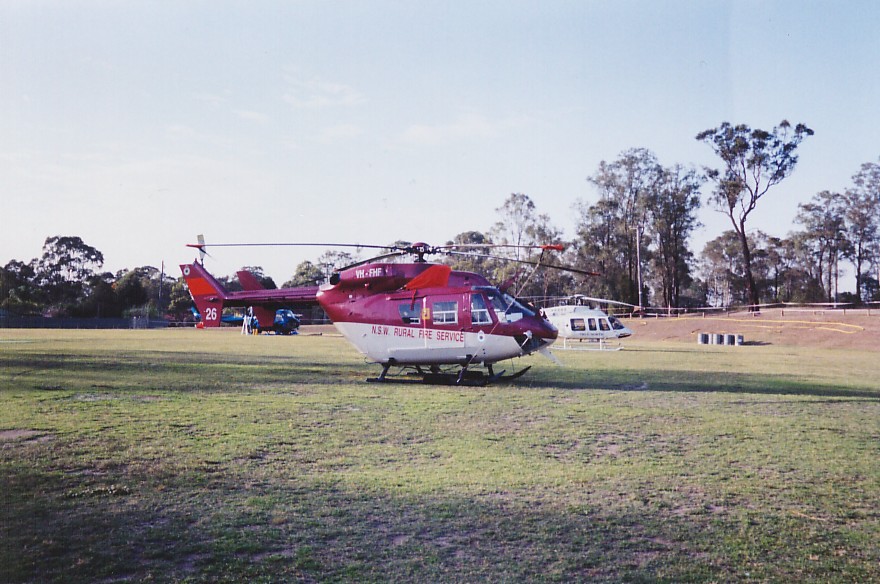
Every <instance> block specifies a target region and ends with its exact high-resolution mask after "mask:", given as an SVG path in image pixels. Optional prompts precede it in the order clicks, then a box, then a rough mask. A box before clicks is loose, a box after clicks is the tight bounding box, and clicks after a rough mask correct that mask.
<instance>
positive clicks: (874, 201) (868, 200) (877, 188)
mask: <svg viewBox="0 0 880 584" xmlns="http://www.w3.org/2000/svg"><path fill="white" fill-rule="evenodd" d="M844 206H845V212H844V219H845V230H846V236H847V238H848V239H849V242H850V245H851V247H850V259H851V260H852V262H853V264H854V265H855V271H856V297H857V299H858V300H859V301H861V300H862V288H863V282H864V277H863V274H864V268H865V266H866V265H867V264H870V263H871V261H872V260H873V262H874V263H875V264H880V257H878V256H877V253H878V248H880V164H877V163H873V162H866V163H865V164H862V168H861V170H859V172H858V173H856V174H855V175H854V176H853V186H852V187H851V188H849V189H847V191H846V193H845V194H844ZM878 269H880V266H878Z"/></svg>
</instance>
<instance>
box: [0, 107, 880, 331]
mask: <svg viewBox="0 0 880 584" xmlns="http://www.w3.org/2000/svg"><path fill="white" fill-rule="evenodd" d="M812 135H813V131H812V130H811V129H810V128H808V127H807V126H806V125H804V124H797V125H795V126H792V125H791V124H790V123H789V122H787V121H785V120H783V121H782V122H781V123H780V124H779V125H778V126H776V127H774V128H773V129H772V130H769V131H767V130H761V129H753V128H750V127H749V126H747V125H745V124H740V125H737V126H733V125H731V124H729V123H727V122H725V123H723V124H721V125H720V126H718V127H717V128H713V129H709V130H706V131H704V132H701V133H699V134H698V135H697V136H696V139H697V140H698V141H701V142H703V143H705V144H707V145H708V146H709V147H710V148H711V149H712V150H713V152H714V153H715V154H716V155H717V156H718V158H719V160H720V164H719V166H718V167H717V168H703V169H697V168H694V167H689V166H685V165H682V164H674V165H672V166H669V167H665V166H663V165H661V164H660V163H659V162H658V160H657V157H656V156H655V155H654V153H653V152H651V151H650V150H648V149H645V148H633V149H629V150H626V151H624V152H622V153H621V154H620V155H619V156H618V158H617V159H616V160H613V161H611V162H606V161H602V162H601V163H600V164H599V167H598V169H596V171H595V172H594V173H593V174H592V175H590V176H589V177H588V179H587V180H588V181H589V182H590V183H591V184H592V185H593V186H594V187H595V188H596V190H597V191H598V193H599V198H598V201H596V202H594V203H588V202H586V201H583V200H578V201H576V202H575V204H574V205H573V207H572V208H573V212H574V214H575V217H576V232H575V237H574V238H573V239H572V240H570V241H565V240H564V237H563V232H562V230H561V229H559V228H558V227H557V226H555V225H554V224H553V222H552V220H551V218H550V217H549V216H547V215H546V214H542V213H539V212H538V210H537V208H536V206H535V204H534V202H533V201H532V199H531V198H530V197H529V196H528V195H527V194H524V193H513V194H511V195H510V196H509V197H508V198H507V199H506V200H505V201H504V203H503V204H502V205H501V206H500V207H498V208H497V209H496V213H497V214H498V217H497V219H498V220H497V222H496V223H494V224H493V225H491V226H489V227H488V228H487V229H485V230H483V231H465V232H462V233H460V234H458V235H456V236H455V237H454V238H453V239H452V240H450V241H448V242H447V243H450V244H452V243H456V244H469V245H481V244H486V245H488V244H496V245H502V246H505V245H506V246H510V247H499V248H494V249H488V248H486V249H485V251H484V252H483V253H480V254H479V255H476V256H468V257H464V256H450V257H448V258H445V259H444V260H442V261H446V262H447V263H450V264H452V265H453V267H454V268H455V269H461V270H469V271H474V272H479V273H482V274H484V275H487V277H489V278H490V279H491V280H493V281H495V282H498V283H502V282H505V283H509V284H510V285H511V286H513V289H514V290H515V291H516V292H517V293H518V294H519V295H521V296H528V297H551V296H567V295H571V294H575V293H579V294H587V295H590V296H597V297H603V298H609V299H615V300H618V301H622V302H628V303H630V304H634V305H638V306H648V305H653V306H662V307H696V306H731V305H746V306H756V305H759V304H762V303H774V302H816V301H848V302H856V303H858V302H866V301H873V300H878V299H880V286H878V277H880V274H878V270H880V161H878V163H871V162H868V163H864V164H862V166H861V168H860V169H859V171H858V172H857V173H856V174H855V175H853V177H852V184H851V185H850V186H849V187H847V188H846V189H845V190H843V191H840V192H837V191H828V190H823V191H820V192H818V193H816V194H815V195H814V196H813V197H812V199H810V200H809V202H807V203H803V204H800V205H799V206H798V213H797V215H796V217H794V222H795V224H796V225H798V226H799V227H800V229H798V230H795V231H793V232H791V233H788V234H786V235H785V236H784V237H779V236H776V235H770V234H766V233H763V232H761V231H754V230H750V229H749V228H748V227H749V226H748V221H749V219H750V218H751V217H752V214H753V213H756V212H759V211H758V209H759V208H760V205H759V203H760V201H761V200H762V199H763V198H764V197H765V196H768V193H770V192H771V191H772V189H773V187H775V186H776V185H778V184H779V183H780V182H781V181H783V180H784V179H785V178H787V177H788V176H789V175H790V174H791V173H792V172H793V171H794V169H795V167H796V165H797V162H798V156H797V150H798V147H799V146H800V144H801V142H802V141H803V140H804V139H805V138H807V137H809V136H812ZM704 203H705V204H708V205H710V206H712V207H714V208H715V209H716V210H718V211H720V212H722V213H723V214H724V215H726V216H727V218H728V219H729V221H730V229H729V230H726V231H724V232H723V233H721V234H719V235H718V236H717V237H716V238H714V239H712V240H711V241H709V242H708V243H707V244H706V245H705V246H704V248H703V249H702V250H701V251H700V252H699V253H695V252H694V250H692V249H691V248H690V243H689V242H690V238H691V236H692V235H693V233H694V231H695V230H696V229H697V228H699V227H700V226H701V224H700V222H699V220H698V218H697V212H698V210H699V209H700V208H701V206H702V205H703V204H704ZM407 243H408V242H394V244H395V245H399V244H407ZM557 243H558V244H563V245H565V246H566V251H565V252H563V253H562V254H561V255H559V254H556V257H542V256H541V255H540V252H538V251H535V250H528V249H526V248H525V247H522V246H530V245H541V244H557ZM477 249H480V248H477ZM42 252H43V253H42V255H41V257H39V258H35V259H33V260H31V261H30V262H22V261H18V260H10V261H9V262H8V263H7V264H6V265H5V266H3V268H2V269H0V309H3V310H6V311H9V312H12V313H15V314H21V315H32V314H42V315H46V316H81V317H115V316H129V315H133V314H137V315H145V316H147V315H149V316H153V317H157V316H161V315H168V314H171V315H176V317H177V318H181V317H182V316H183V315H185V314H186V313H187V312H188V311H189V308H190V306H191V300H190V297H189V293H188V291H187V289H186V284H185V283H184V281H183V279H182V278H180V277H172V276H169V275H167V274H165V273H164V270H161V269H157V268H155V267H153V266H142V267H138V268H134V269H126V270H121V271H119V272H117V273H115V274H113V273H110V272H102V271H101V268H102V267H103V263H104V256H103V254H102V253H101V252H100V251H99V250H97V249H95V248H93V247H92V246H90V245H88V244H87V243H85V242H84V241H83V240H82V239H81V238H79V237H76V236H53V237H48V238H47V239H46V241H45V243H44V245H43V250H42ZM545 255H546V254H545ZM357 259H360V258H358V257H356V256H355V255H353V254H350V253H347V252H339V251H329V252H325V253H324V254H322V255H321V256H320V257H318V258H317V259H316V260H315V261H304V262H302V263H300V264H299V265H298V266H297V267H296V269H295V271H294V273H293V275H292V276H291V277H290V278H289V279H288V280H287V281H285V282H284V283H283V284H282V286H284V287H293V286H307V285H315V284H316V283H320V282H323V281H324V280H325V279H326V277H327V276H328V275H329V273H330V272H332V270H334V269H338V268H339V267H341V266H344V265H346V264H348V263H352V262H354V261H355V260H357ZM511 259H512V260H515V261H513V262H511V261H506V260H511ZM401 261H405V260H401ZM526 262H538V263H540V264H542V265H547V264H557V265H567V266H572V267H577V268H579V269H582V270H589V271H593V272H596V273H598V274H599V275H598V276H593V277H583V276H579V275H574V274H572V273H570V272H565V271H562V270H552V269H543V270H535V269H533V267H532V266H531V265H530V264H529V263H526ZM842 262H844V263H846V262H848V263H849V264H851V265H852V266H853V268H854V272H855V273H854V292H851V293H845V294H839V293H838V290H839V285H840V277H841V268H840V264H841V263H842ZM244 269H248V270H250V271H252V272H254V273H255V274H256V275H257V277H258V278H260V279H261V280H262V281H263V283H264V285H265V286H266V287H267V288H274V287H276V285H275V282H274V281H273V280H272V279H271V278H269V277H267V276H266V275H265V274H264V273H263V270H262V268H261V267H259V266H245V267H244ZM219 279H220V280H221V281H222V282H223V283H224V284H225V285H226V286H227V287H228V288H229V289H231V290H234V289H237V288H239V286H238V283H237V281H236V280H235V278H234V277H232V278H229V277H223V278H219Z"/></svg>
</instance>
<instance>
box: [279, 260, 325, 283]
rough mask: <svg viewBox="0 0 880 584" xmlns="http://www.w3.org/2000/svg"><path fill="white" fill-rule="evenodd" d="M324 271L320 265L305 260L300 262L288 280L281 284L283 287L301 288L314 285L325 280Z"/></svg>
mask: <svg viewBox="0 0 880 584" xmlns="http://www.w3.org/2000/svg"><path fill="white" fill-rule="evenodd" d="M325 279H326V278H325V275H324V271H323V270H322V269H321V267H320V266H318V265H316V264H314V263H312V262H310V261H309V260H305V261H302V262H300V263H299V264H298V265H297V266H296V269H295V270H294V272H293V275H292V276H291V277H290V279H289V280H287V281H286V282H284V283H283V284H282V287H284V288H301V287H305V286H316V285H319V284H322V283H323V282H324V280H325Z"/></svg>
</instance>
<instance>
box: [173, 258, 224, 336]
mask: <svg viewBox="0 0 880 584" xmlns="http://www.w3.org/2000/svg"><path fill="white" fill-rule="evenodd" d="M180 271H181V272H182V273H183V279H184V280H186V285H187V287H188V288H189V294H190V296H192V299H193V302H195V303H196V308H197V309H198V311H199V313H200V314H201V315H202V323H204V325H205V326H206V327H217V326H220V317H221V316H222V314H223V303H224V301H225V300H226V298H227V293H226V289H225V288H224V287H223V286H222V285H221V284H220V282H218V281H217V280H216V279H215V278H214V276H212V275H211V274H209V273H208V271H207V270H206V269H205V268H204V266H202V264H200V263H199V262H193V263H191V264H182V265H181V266H180Z"/></svg>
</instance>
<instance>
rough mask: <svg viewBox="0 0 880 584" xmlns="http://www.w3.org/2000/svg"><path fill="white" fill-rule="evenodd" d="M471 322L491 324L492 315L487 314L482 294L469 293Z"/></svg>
mask: <svg viewBox="0 0 880 584" xmlns="http://www.w3.org/2000/svg"><path fill="white" fill-rule="evenodd" d="M471 323H472V324H492V317H491V316H489V309H488V308H486V301H485V300H484V299H483V295H482V294H472V295H471Z"/></svg>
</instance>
